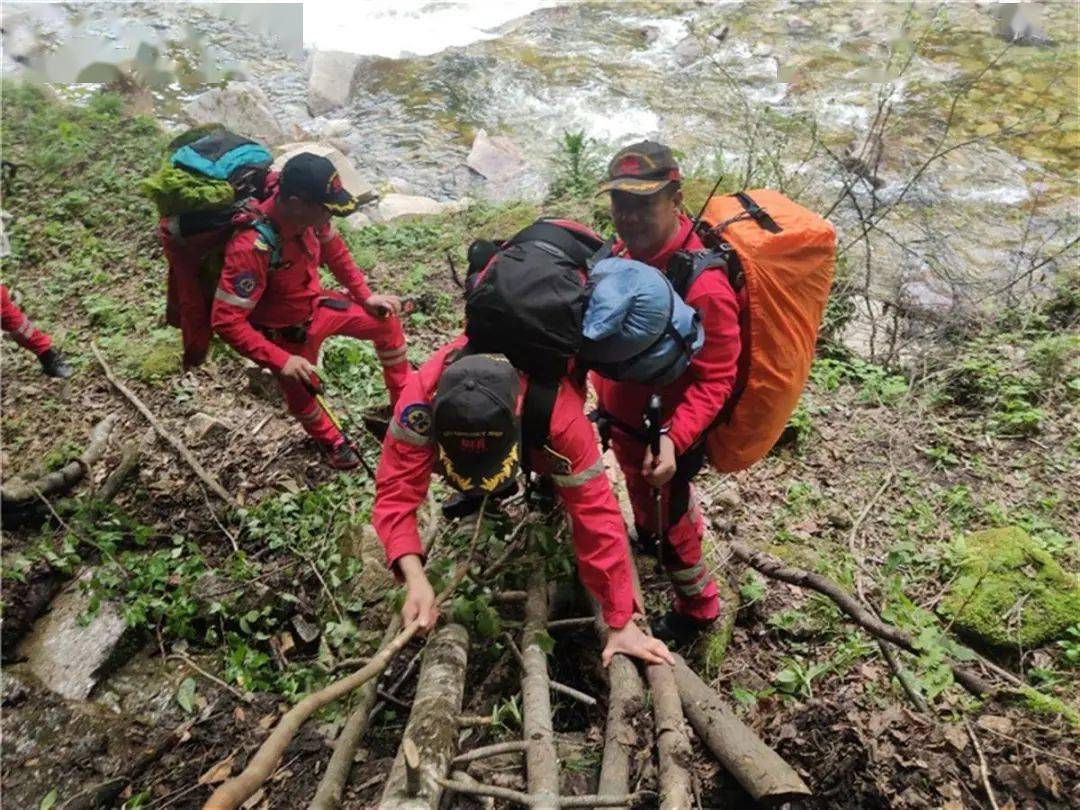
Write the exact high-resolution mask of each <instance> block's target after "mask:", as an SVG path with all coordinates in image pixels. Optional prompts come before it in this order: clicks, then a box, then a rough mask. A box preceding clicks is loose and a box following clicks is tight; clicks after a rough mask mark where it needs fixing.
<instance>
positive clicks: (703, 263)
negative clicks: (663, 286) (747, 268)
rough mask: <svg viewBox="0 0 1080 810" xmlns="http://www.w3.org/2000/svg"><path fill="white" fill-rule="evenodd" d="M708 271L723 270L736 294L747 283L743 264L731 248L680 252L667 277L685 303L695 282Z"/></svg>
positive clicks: (669, 265) (672, 261) (674, 257)
mask: <svg viewBox="0 0 1080 810" xmlns="http://www.w3.org/2000/svg"><path fill="white" fill-rule="evenodd" d="M706 270H723V271H724V273H725V275H727V279H728V283H730V284H731V289H733V290H734V291H735V292H738V291H739V290H741V289H742V287H743V284H744V282H745V278H744V277H743V270H742V263H741V262H740V261H739V256H738V254H737V253H736V252H735V251H734V249H731V248H730V246H728V249H727V250H723V249H721V250H695V251H680V252H679V253H676V254H675V255H674V256H673V257H672V260H671V262H670V263H669V264H668V272H667V276H668V279H669V280H670V281H671V286H672V287H674V288H675V292H677V293H678V294H679V297H680V298H682V299H683V300H684V301H685V300H686V294H687V293H688V292H689V291H690V288H691V287H693V286H694V282H695V281H697V280H698V278H700V277H701V274H702V273H704V272H705V271H706Z"/></svg>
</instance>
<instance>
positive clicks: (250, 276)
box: [233, 272, 259, 298]
mask: <svg viewBox="0 0 1080 810" xmlns="http://www.w3.org/2000/svg"><path fill="white" fill-rule="evenodd" d="M258 286H259V277H258V276H256V275H255V274H254V273H252V272H247V273H241V274H240V275H238V276H237V277H236V278H234V279H233V291H234V292H235V293H236V294H237V295H239V296H240V297H241V298H250V297H251V294H252V293H253V292H255V288H256V287H258Z"/></svg>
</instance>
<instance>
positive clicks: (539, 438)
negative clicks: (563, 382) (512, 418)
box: [521, 377, 560, 459]
mask: <svg viewBox="0 0 1080 810" xmlns="http://www.w3.org/2000/svg"><path fill="white" fill-rule="evenodd" d="M559 383H560V381H559V380H557V379H556V380H545V379H535V378H533V377H530V378H529V387H528V389H527V390H526V391H525V403H524V405H523V406H522V409H521V442H522V444H523V445H524V448H525V449H526V450H527V449H529V448H534V449H539V448H542V447H543V446H544V445H545V444H547V442H548V438H549V436H550V434H551V414H552V413H554V411H555V400H556V398H557V397H558V396H559ZM525 455H527V453H522V457H523V459H524V456H525Z"/></svg>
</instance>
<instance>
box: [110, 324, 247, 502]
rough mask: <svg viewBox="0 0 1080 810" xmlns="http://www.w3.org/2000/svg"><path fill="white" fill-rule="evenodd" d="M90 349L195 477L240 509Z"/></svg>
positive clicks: (114, 383) (121, 391)
mask: <svg viewBox="0 0 1080 810" xmlns="http://www.w3.org/2000/svg"><path fill="white" fill-rule="evenodd" d="M90 348H91V349H92V350H93V352H94V357H96V358H97V361H98V364H99V365H100V366H101V370H102V371H103V372H105V378H106V379H107V380H108V381H109V382H110V383H112V385H113V388H115V389H116V390H117V391H119V392H120V393H121V394H123V395H124V397H125V398H126V399H127V401H128V402H130V403H131V404H132V405H134V406H135V408H136V410H138V412H139V413H141V414H142V415H143V417H145V419H146V421H148V422H149V423H150V424H151V425H152V426H153V428H154V430H155V431H157V434H158V435H159V436H160V437H161V438H163V439H164V440H165V441H167V442H168V443H169V445H170V446H171V447H172V448H173V450H175V451H176V452H177V454H178V455H179V456H180V458H182V459H183V460H184V462H185V463H186V464H187V465H188V466H189V467H190V468H191V469H192V471H193V472H194V473H195V475H197V476H198V477H199V480H201V481H202V482H203V483H204V484H206V486H207V487H209V488H210V491H211V492H213V493H214V494H215V495H217V496H218V497H219V498H221V500H223V501H224V502H225V503H226V504H228V505H229V506H231V507H232V508H233V509H239V508H240V504H239V503H237V502H236V499H235V498H233V496H232V495H230V494H229V493H228V492H226V490H225V488H224V487H223V486H221V484H220V483H219V482H218V480H217V479H216V478H214V476H212V475H210V473H208V472H207V471H206V469H205V468H204V467H203V465H202V464H200V463H199V460H198V459H197V458H195V456H193V455H192V454H191V451H190V450H188V448H187V446H186V445H185V444H184V443H183V442H182V441H180V440H179V439H178V438H176V431H170V430H169V429H168V428H166V427H165V426H164V425H162V424H161V422H160V421H159V420H158V418H157V417H156V416H154V414H153V412H152V411H151V410H150V409H149V408H148V407H146V404H145V403H144V402H143V401H142V400H141V399H139V397H138V396H137V395H136V394H135V392H133V391H132V390H131V389H130V388H128V387H127V386H126V385H124V384H123V383H122V382H120V381H119V380H118V379H117V378H116V376H115V375H114V374H113V372H112V369H111V368H109V364H108V363H106V362H105V358H104V357H102V355H101V350H100V349H98V347H97V344H95V343H91V344H90Z"/></svg>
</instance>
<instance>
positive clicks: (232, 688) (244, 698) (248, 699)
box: [165, 653, 251, 703]
mask: <svg viewBox="0 0 1080 810" xmlns="http://www.w3.org/2000/svg"><path fill="white" fill-rule="evenodd" d="M165 660H166V661H181V662H183V663H184V664H185V665H187V666H188V667H190V668H191V669H193V670H195V671H196V672H198V673H199V674H200V675H202V676H203V677H204V678H206V679H207V680H208V681H213V682H214V683H216V684H217V685H218V686H220V687H222V688H223V689H228V690H229V691H230V692H232V693H233V694H234V695H235V696H236V698H237V700H240V701H243V702H244V703H251V697H250V696H249V695H245V694H244V693H243V692H241V691H240V690H239V689H237V688H236V687H235V686H231V685H230V684H227V683H225V681H223V680H221V678H219V677H217V676H216V675H212V674H211V673H209V672H207V671H206V670H205V669H203V668H202V667H200V666H199V665H198V664H196V663H195V662H194V661H192V660H191V659H190V658H188V657H187V656H186V655H184V654H183V653H172V654H171V655H168V656H166V658H165Z"/></svg>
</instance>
